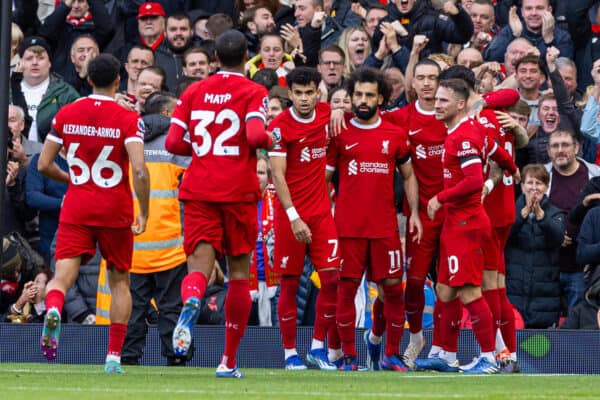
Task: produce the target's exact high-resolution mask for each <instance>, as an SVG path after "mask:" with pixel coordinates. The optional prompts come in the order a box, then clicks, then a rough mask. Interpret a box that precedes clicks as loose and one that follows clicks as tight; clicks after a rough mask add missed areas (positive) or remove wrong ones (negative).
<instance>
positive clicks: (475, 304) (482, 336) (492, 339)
mask: <svg viewBox="0 0 600 400" xmlns="http://www.w3.org/2000/svg"><path fill="white" fill-rule="evenodd" d="M465 307H467V310H469V314H470V315H471V324H472V325H473V334H474V335H475V338H477V341H478V342H479V346H480V347H481V351H482V352H483V353H487V352H493V351H494V349H495V348H496V330H495V329H494V323H493V322H492V312H491V311H490V308H489V306H488V304H487V302H486V301H485V300H484V299H483V296H482V297H479V298H478V299H477V300H474V301H472V302H470V303H469V304H465Z"/></svg>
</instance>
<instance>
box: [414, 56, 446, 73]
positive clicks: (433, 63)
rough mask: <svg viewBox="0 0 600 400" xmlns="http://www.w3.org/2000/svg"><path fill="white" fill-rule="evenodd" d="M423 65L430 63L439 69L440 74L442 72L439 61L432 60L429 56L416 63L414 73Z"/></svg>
mask: <svg viewBox="0 0 600 400" xmlns="http://www.w3.org/2000/svg"><path fill="white" fill-rule="evenodd" d="M421 65H429V66H432V67H435V68H436V69H437V70H438V75H439V73H440V72H442V69H441V68H440V65H439V64H438V63H436V62H435V61H433V60H430V59H429V58H422V59H421V60H420V61H419V62H418V63H416V64H415V67H414V68H413V75H414V74H415V71H416V70H417V67H420V66H421Z"/></svg>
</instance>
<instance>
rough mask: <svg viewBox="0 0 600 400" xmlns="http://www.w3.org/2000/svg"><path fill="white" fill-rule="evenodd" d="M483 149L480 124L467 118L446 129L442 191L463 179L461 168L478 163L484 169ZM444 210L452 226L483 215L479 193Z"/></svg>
mask: <svg viewBox="0 0 600 400" xmlns="http://www.w3.org/2000/svg"><path fill="white" fill-rule="evenodd" d="M485 146H486V144H485V140H484V135H483V134H482V132H481V125H480V124H478V123H477V122H476V121H473V120H472V119H470V118H464V119H463V120H462V121H461V122H459V123H458V125H456V126H455V127H454V128H453V129H451V130H448V136H447V137H446V141H445V143H444V157H443V163H444V189H449V188H452V187H454V186H456V185H457V184H458V183H459V182H460V181H461V180H462V179H464V174H463V171H462V167H466V166H467V165H470V164H473V163H480V164H482V166H483V160H485V158H486V156H485ZM465 159H467V160H466V161H465ZM444 207H445V208H446V221H447V222H449V223H451V224H456V223H458V222H460V221H464V220H466V219H468V218H469V217H471V216H474V215H479V214H480V213H482V212H484V209H483V206H482V205H481V191H478V192H475V193H473V194H470V195H469V196H466V197H465V198H463V199H461V200H459V201H455V202H445V203H444Z"/></svg>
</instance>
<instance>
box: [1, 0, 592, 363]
mask: <svg viewBox="0 0 600 400" xmlns="http://www.w3.org/2000/svg"><path fill="white" fill-rule="evenodd" d="M12 3H13V24H12V42H11V58H10V65H11V73H10V77H5V79H9V80H10V85H9V86H10V93H9V101H10V103H11V105H10V106H9V110H8V113H9V131H10V134H11V139H10V140H9V146H8V147H9V161H8V164H7V166H6V182H5V183H6V185H5V186H6V189H5V195H4V199H5V200H4V204H2V207H3V208H4V215H5V221H3V222H2V235H3V236H7V235H8V234H9V233H13V234H14V233H15V232H16V234H17V235H19V236H20V237H22V238H25V240H26V241H27V242H28V243H29V244H31V248H29V249H28V250H26V251H31V252H37V253H39V254H40V255H41V256H42V257H43V259H44V261H45V263H43V265H46V266H47V267H48V268H43V265H42V266H39V267H40V268H38V267H37V266H36V269H34V270H32V269H31V268H26V267H25V266H23V267H20V266H17V264H21V263H20V262H18V260H17V258H18V256H19V254H18V252H17V254H14V253H15V251H14V246H13V245H12V244H11V243H10V242H8V241H7V240H6V239H5V240H4V246H3V248H4V250H3V251H4V255H3V259H2V260H3V261H2V270H1V278H2V286H1V289H2V298H1V299H2V301H1V302H0V315H2V316H3V317H2V319H3V320H4V319H10V320H12V321H20V322H24V321H39V316H40V315H42V314H43V307H42V306H40V304H42V305H43V301H42V300H41V299H42V296H43V287H44V284H45V282H46V281H47V280H48V278H49V276H50V274H51V272H50V268H49V267H50V264H51V262H50V261H51V259H52V255H53V250H52V249H53V246H52V242H53V239H54V235H55V232H56V229H57V223H58V216H59V213H60V208H61V204H62V199H63V196H64V194H65V191H66V186H65V185H63V184H60V183H57V182H54V181H51V180H49V179H48V178H46V177H44V176H42V175H41V174H40V173H39V172H38V171H37V167H36V165H37V157H38V155H37V153H39V152H40V149H41V144H42V143H43V141H44V138H45V137H46V135H47V134H48V132H49V131H50V129H51V128H50V125H51V121H52V118H53V116H54V115H55V114H56V112H57V111H58V110H59V109H60V107H61V106H63V105H65V104H67V103H70V102H73V101H75V100H77V99H78V98H79V97H81V96H87V95H88V94H90V93H91V87H90V85H89V84H88V82H87V80H86V78H87V64H88V63H89V61H90V60H91V59H93V58H94V57H96V56H97V55H98V54H100V53H101V52H108V53H112V54H114V55H115V56H117V57H118V58H119V59H120V60H121V61H122V64H123V68H122V74H121V85H120V93H119V94H118V95H117V98H116V100H117V102H118V103H119V104H121V105H122V106H123V107H126V108H128V109H131V110H134V111H136V112H138V113H140V114H141V115H144V116H145V117H144V121H145V122H146V124H147V125H148V126H150V127H151V129H150V130H149V131H153V130H157V131H160V132H158V133H159V134H160V133H164V131H165V129H166V127H168V121H169V116H170V114H169V112H163V108H164V107H163V106H165V107H166V104H167V103H169V102H170V101H171V102H174V101H176V98H177V97H178V96H179V95H180V94H181V93H182V92H183V91H184V90H185V89H186V88H187V87H188V86H189V85H190V84H193V83H194V82H197V81H200V80H202V79H203V78H205V77H207V76H209V75H210V74H213V73H215V71H217V70H218V64H217V62H216V60H215V57H214V39H215V38H216V37H217V36H218V35H219V34H220V33H221V32H223V31H225V30H227V29H231V28H234V29H239V30H240V31H242V32H243V33H244V35H245V36H246V38H247V41H248V50H249V59H248V62H247V65H246V72H247V76H248V77H249V78H250V79H253V80H255V81H258V82H260V83H262V84H264V85H265V86H267V88H268V89H269V91H270V100H269V104H268V110H267V113H268V117H269V120H270V119H272V118H273V117H274V116H275V115H277V114H278V113H279V112H281V111H282V110H283V109H285V108H287V107H289V106H290V101H289V98H288V95H287V90H286V88H285V76H286V74H287V73H288V72H289V71H290V70H292V69H293V68H295V67H297V66H309V67H316V68H317V70H318V71H319V73H320V74H321V77H322V81H321V84H320V85H319V90H320V100H321V101H325V102H330V103H331V106H332V108H341V109H344V110H346V111H350V110H351V104H350V98H349V97H348V93H347V91H346V90H345V88H344V81H345V79H346V77H347V76H348V74H349V73H351V72H352V71H354V70H355V69H356V68H359V67H361V66H370V67H373V68H378V69H382V70H383V71H384V72H385V76H386V79H388V80H389V83H390V84H391V86H392V88H393V91H392V95H391V98H390V101H389V103H388V104H386V105H385V107H384V109H388V110H389V109H395V108H399V107H403V106H405V105H406V104H408V102H409V101H412V100H414V97H415V96H414V89H413V86H412V80H413V77H412V72H413V71H412V66H413V65H414V64H415V63H416V62H417V61H418V60H419V59H422V58H430V59H432V60H434V61H435V62H437V63H438V64H439V65H440V67H441V68H442V70H443V69H445V68H447V67H448V66H451V65H454V64H460V65H463V66H465V67H467V68H469V69H471V70H473V72H474V73H475V75H476V77H477V85H478V87H477V90H478V91H479V92H480V93H481V94H484V93H487V92H489V91H492V90H494V89H497V88H514V89H517V90H518V91H519V93H520V96H521V100H523V102H520V103H519V104H520V107H521V108H520V110H521V111H519V109H515V110H514V111H515V112H511V113H510V114H503V115H502V117H501V121H502V122H503V125H505V128H506V129H507V130H511V129H522V130H526V131H527V135H528V137H529V143H528V144H527V146H526V147H525V148H523V149H520V150H518V151H516V159H517V163H518V165H519V167H521V168H522V172H521V174H522V176H523V182H522V184H521V190H522V192H523V194H522V195H520V197H519V198H517V199H515V201H516V205H517V206H516V209H517V211H516V218H517V221H516V223H515V224H514V226H513V228H512V232H511V235H510V239H509V242H508V245H507V248H506V253H505V255H506V261H507V290H508V295H509V298H510V299H511V301H512V302H513V304H514V305H515V306H516V308H517V309H518V311H519V312H520V313H521V314H522V316H523V318H524V321H525V326H526V327H531V328H549V327H557V326H559V321H560V318H561V315H562V316H563V317H567V320H568V321H571V320H572V318H575V317H573V315H574V313H577V315H579V314H580V313H582V312H588V313H589V312H590V310H592V311H593V310H597V309H598V302H599V300H598V299H597V298H596V297H597V295H598V291H599V287H600V279H599V275H600V274H599V273H598V272H597V271H598V270H599V268H597V267H596V266H597V264H600V253H598V251H597V250H596V248H597V247H598V246H599V245H600V231H599V228H598V226H599V225H598V224H596V223H595V220H596V219H597V218H598V212H597V211H598V209H596V208H594V207H595V206H596V205H598V204H600V203H599V200H600V184H599V182H600V181H598V179H600V178H596V177H598V176H600V167H598V164H600V147H598V140H599V138H600V106H599V104H600V42H599V41H598V37H599V35H600V12H599V11H600V7H599V5H600V1H596V0H571V1H568V2H567V1H554V0H497V1H492V0H463V1H456V0H449V1H439V0H389V1H385V0H381V1H377V0H360V1H351V0H295V1H293V0H279V1H276V0H236V1H233V0H230V1H218V2H216V1H204V0H177V1H175V0H171V1H167V0H162V1H155V2H145V1H141V0H129V1H122V0H61V1H58V0H57V1H48V0H46V1H43V0H39V1H38V0H13V2H12ZM161 99H162V100H161ZM172 104H173V103H171V106H172ZM166 108H169V107H166ZM171 109H172V108H171ZM161 124H162V125H161ZM165 124H166V125H165ZM151 140H152V138H146V142H147V144H148V143H149V142H151ZM157 151H158V150H157ZM68 158H69V155H68V154H65V153H61V154H60V155H59V156H58V157H57V158H56V160H55V161H56V163H57V164H58V165H59V166H60V167H61V168H63V169H64V170H67V169H68V166H67V160H68ZM180 164H181V165H182V167H181V168H182V171H183V169H184V168H185V162H183V163H180ZM258 164H259V167H258V174H259V177H260V176H261V174H262V175H263V178H262V179H263V181H261V182H262V183H263V185H262V189H263V192H264V197H263V201H262V202H261V206H260V207H259V210H258V212H259V222H260V223H261V224H264V225H261V229H259V236H260V237H259V241H258V242H257V243H258V244H257V249H256V252H255V253H256V254H255V257H254V259H253V271H254V274H253V277H254V279H255V285H254V286H253V294H252V296H253V299H254V300H255V302H256V305H255V313H254V315H253V320H254V321H255V322H256V323H257V324H259V323H260V324H261V325H271V324H274V323H276V320H277V319H276V317H275V309H276V307H274V302H276V300H277V281H276V277H274V276H272V274H271V268H272V267H271V266H270V261H269V260H270V259H271V255H270V254H269V252H270V250H269V249H270V248H272V243H271V242H272V240H273V238H272V231H271V230H269V229H266V228H267V227H272V215H270V214H269V213H268V211H269V210H268V208H269V207H271V205H270V204H271V203H270V202H272V201H273V199H274V197H273V192H272V190H273V188H272V186H271V185H269V184H268V182H269V181H268V171H267V170H268V164H269V163H268V159H266V158H265V159H261V160H260V161H259V163H258ZM540 164H545V168H544V167H541V166H540ZM153 178H154V177H153ZM174 179H175V181H177V177H175V178H174ZM199 184H201V183H199ZM521 190H517V191H518V192H520V191H521ZM534 193H538V195H536V194H534ZM539 193H541V195H539ZM87 206H93V205H87ZM588 210H591V211H590V212H589V213H587V212H588ZM586 214H587V215H586ZM580 228H581V229H580ZM11 249H12V250H11ZM19 250H21V251H23V247H19ZM11 251H12V253H11ZM11 254H12V256H11ZM27 259H28V260H29V259H30V257H28V258H27ZM182 263H183V264H182ZM180 264H182V265H184V264H185V263H184V262H183V260H182V261H181V262H180V263H178V264H177V265H180ZM181 268H184V267H181ZM21 269H28V271H29V273H28V274H22V273H20V272H19V271H20V270H21ZM92 270H93V271H92V275H91V276H92V278H91V279H92V281H91V282H92V284H91V287H87V288H86V289H85V292H86V293H85V294H84V297H85V296H91V297H92V298H91V299H89V300H88V301H87V303H86V305H85V307H84V308H82V311H78V312H75V311H73V312H74V313H75V314H76V315H71V316H70V318H69V320H72V321H76V322H81V323H94V322H95V321H96V314H97V313H96V311H95V309H94V301H95V300H94V299H95V297H96V296H95V295H96V292H97V291H99V290H100V289H99V288H101V286H98V285H95V283H94V279H96V276H97V269H96V267H95V266H94V267H92ZM159 270H160V268H159ZM225 270H226V268H225ZM219 271H220V269H219ZM138 272H140V274H145V273H148V271H138ZM150 272H152V273H154V272H156V270H151V271H150ZM134 275H135V274H134ZM306 281H307V285H312V283H311V281H310V279H306ZM134 282H137V285H143V282H142V281H140V280H137V281H136V279H132V291H133V283H134ZM173 282H177V279H175V278H173V280H172V281H171V283H172V284H173V285H175V286H176V287H177V288H178V287H179V284H176V283H173ZM211 282H213V285H214V290H209V291H208V292H207V293H208V294H207V296H208V297H207V299H205V300H206V304H204V305H203V307H204V309H206V310H207V311H206V314H207V315H205V317H204V318H201V321H203V322H205V323H222V322H223V318H222V308H223V305H222V301H221V300H220V299H222V298H224V296H223V295H222V291H224V290H226V277H224V276H222V275H221V274H218V273H217V275H216V276H215V277H214V279H211ZM88 284H89V282H88ZM88 286H89V285H88ZM308 291H310V290H308ZM150 297H152V296H150ZM153 299H154V300H155V302H153V303H151V304H146V303H147V302H148V301H149V298H148V297H141V298H139V301H140V302H141V303H140V304H139V307H138V313H137V314H135V316H136V318H137V319H136V323H137V324H138V325H135V326H138V328H136V329H138V330H139V331H140V332H141V333H140V334H143V333H145V327H144V326H145V323H146V322H147V321H153V319H152V314H153V312H156V311H158V313H159V314H160V312H161V307H163V305H162V304H160V302H156V300H158V299H156V297H154V298H153ZM157 303H158V304H157ZM303 304H304V303H303ZM26 306H27V307H26ZM164 307H166V306H164ZM26 308H27V311H26ZM582 310H583V311H582ZM67 311H68V312H71V311H70V309H69V308H68V307H67ZM172 311H173V310H172ZM175 311H176V310H175ZM175 311H173V312H174V313H175ZM215 312H216V314H215ZM219 313H220V315H219ZM174 315H176V313H175V314H174ZM25 316H26V317H25ZM568 326H569V327H576V326H579V325H576V324H575V323H574V322H569V324H568ZM586 326H589V324H588V325H586ZM130 327H131V326H130ZM595 328H598V326H597V325H596V326H595ZM142 336H143V335H142ZM126 347H127V346H126ZM139 355H140V353H139V352H138V353H135V355H134V354H132V357H133V356H135V357H138V356H139Z"/></svg>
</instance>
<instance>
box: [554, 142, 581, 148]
mask: <svg viewBox="0 0 600 400" xmlns="http://www.w3.org/2000/svg"><path fill="white" fill-rule="evenodd" d="M574 145H575V143H552V144H551V145H550V148H551V149H559V148H563V149H568V148H569V147H572V146H574Z"/></svg>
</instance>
